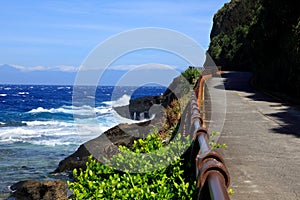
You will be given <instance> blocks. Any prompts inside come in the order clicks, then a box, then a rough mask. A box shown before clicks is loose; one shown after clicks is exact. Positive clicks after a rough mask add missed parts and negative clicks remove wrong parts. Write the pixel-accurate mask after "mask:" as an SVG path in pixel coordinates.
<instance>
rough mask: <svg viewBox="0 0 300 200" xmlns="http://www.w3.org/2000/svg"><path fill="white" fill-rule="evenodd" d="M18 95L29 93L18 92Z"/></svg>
mask: <svg viewBox="0 0 300 200" xmlns="http://www.w3.org/2000/svg"><path fill="white" fill-rule="evenodd" d="M18 94H19V95H25V94H29V92H18Z"/></svg>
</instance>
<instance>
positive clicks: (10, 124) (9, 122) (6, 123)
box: [0, 121, 27, 127]
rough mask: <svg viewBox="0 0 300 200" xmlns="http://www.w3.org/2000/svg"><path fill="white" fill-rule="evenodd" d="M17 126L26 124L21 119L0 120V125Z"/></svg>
mask: <svg viewBox="0 0 300 200" xmlns="http://www.w3.org/2000/svg"><path fill="white" fill-rule="evenodd" d="M19 126H27V124H26V123H25V122H21V121H5V122H0V127H19Z"/></svg>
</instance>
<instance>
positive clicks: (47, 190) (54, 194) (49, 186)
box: [8, 180, 68, 200]
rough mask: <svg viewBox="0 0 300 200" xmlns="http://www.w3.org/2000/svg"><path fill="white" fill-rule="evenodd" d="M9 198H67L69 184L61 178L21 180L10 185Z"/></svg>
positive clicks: (32, 199) (26, 199)
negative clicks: (43, 180) (42, 180)
mask: <svg viewBox="0 0 300 200" xmlns="http://www.w3.org/2000/svg"><path fill="white" fill-rule="evenodd" d="M10 189H11V190H12V191H13V193H12V195H11V197H9V198H8V200H13V199H15V200H53V199H55V200H67V199H68V198H67V191H68V189H67V184H66V183H65V182H63V181H61V180H55V181H45V182H39V181H36V180H28V181H20V182H18V183H16V184H14V185H12V186H11V187H10Z"/></svg>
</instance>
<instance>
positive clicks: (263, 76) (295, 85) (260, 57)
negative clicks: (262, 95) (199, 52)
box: [208, 0, 300, 97]
mask: <svg viewBox="0 0 300 200" xmlns="http://www.w3.org/2000/svg"><path fill="white" fill-rule="evenodd" d="M208 53H209V54H210V56H211V57H212V58H213V59H214V61H215V62H216V64H217V65H220V66H223V67H224V69H225V70H251V71H254V72H255V75H256V77H255V80H256V83H257V85H258V86H260V87H263V88H267V89H270V90H273V91H283V92H285V93H288V94H290V95H293V96H296V97H300V2H299V1H293V0H286V1H282V0H232V1H231V2H230V3H227V4H225V5H224V7H223V8H221V9H220V10H219V11H218V12H217V13H216V14H215V16H214V24H213V28H212V31H211V43H210V46H209V49H208Z"/></svg>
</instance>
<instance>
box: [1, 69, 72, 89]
mask: <svg viewBox="0 0 300 200" xmlns="http://www.w3.org/2000/svg"><path fill="white" fill-rule="evenodd" d="M75 77H76V72H62V71H50V70H42V71H29V70H22V69H19V68H17V67H15V66H13V65H8V64H4V65H0V84H45V85H72V84H73V83H74V80H75Z"/></svg>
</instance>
